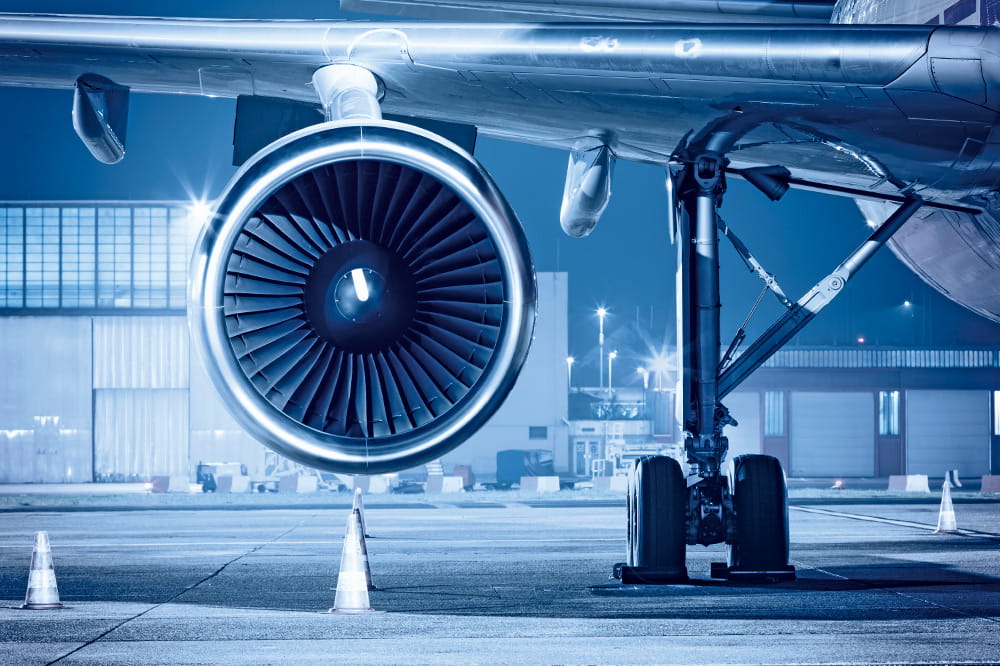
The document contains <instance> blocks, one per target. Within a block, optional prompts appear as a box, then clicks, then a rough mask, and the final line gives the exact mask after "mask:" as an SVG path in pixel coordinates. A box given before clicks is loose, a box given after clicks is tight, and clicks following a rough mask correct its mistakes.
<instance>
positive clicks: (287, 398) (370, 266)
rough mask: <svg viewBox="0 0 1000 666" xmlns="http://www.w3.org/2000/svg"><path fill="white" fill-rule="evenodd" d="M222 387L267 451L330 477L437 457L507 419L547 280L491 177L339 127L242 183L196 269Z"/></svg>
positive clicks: (291, 145)
mask: <svg viewBox="0 0 1000 666" xmlns="http://www.w3.org/2000/svg"><path fill="white" fill-rule="evenodd" d="M191 290H192V299H191V302H192V306H191V307H192V317H191V321H192V325H193V327H194V339H195V340H196V345H197V346H198V347H199V348H200V351H201V355H202V359H203V361H204V363H205V365H206V367H207V369H208V372H209V375H210V376H211V378H212V381H213V383H214V384H215V387H216V389H218V391H219V393H220V395H221V396H222V398H223V402H224V403H225V404H226V406H227V408H228V409H229V411H230V412H231V413H232V415H233V416H234V418H235V419H236V420H237V421H238V422H239V423H240V424H241V425H242V426H243V427H244V428H245V429H246V430H247V431H248V432H249V433H250V434H251V435H253V436H254V437H255V438H257V439H258V440H260V441H261V442H262V443H264V444H265V445H267V446H268V447H270V448H271V449H273V450H275V451H277V452H279V453H281V454H282V455H285V456H287V457H289V458H291V459H293V460H296V461H298V462H301V463H303V464H306V465H310V466H312V467H317V468H320V469H325V470H330V471H336V472H343V473H349V474H373V473H384V472H390V471H395V470H399V469H405V468H407V467H411V466H414V465H418V464H421V463H425V462H427V461H429V460H433V459H435V458H438V457H440V456H441V455H443V454H444V453H446V452H447V451H449V450H451V449H453V448H454V447H455V446H457V445H458V444H460V443H461V442H463V441H464V440H465V439H466V438H468V436H469V435H471V434H472V433H473V432H475V431H476V430H477V429H478V428H479V427H481V426H482V425H483V424H484V423H485V422H486V420H487V419H489V418H490V416H491V415H492V414H493V413H494V412H495V411H496V410H497V408H498V407H499V406H500V404H501V403H502V401H503V400H504V398H505V397H506V395H507V393H508V392H509V391H510V389H511V387H512V386H513V384H514V381H515V379H516V377H517V374H518V372H519V371H520V368H521V366H522V364H523V362H524V359H525V357H526V355H527V352H528V346H529V343H530V340H531V333H532V328H533V326H534V313H535V282H534V273H533V270H532V266H531V262H530V259H529V256H528V250H527V245H526V242H525V238H524V233H523V231H522V229H521V226H520V223H519V222H518V221H517V218H516V217H515V215H514V213H513V212H512V211H511V209H510V207H509V206H508V204H507V203H506V201H505V200H504V199H503V197H502V196H501V194H500V193H499V191H498V190H497V188H496V186H495V184H494V183H493V181H492V180H491V179H490V177H489V176H488V175H487V173H486V172H485V171H484V170H483V168H482V167H481V166H480V165H479V164H478V163H477V162H476V161H475V160H474V159H473V158H472V157H471V156H470V155H468V154H467V153H466V152H464V151H463V150H462V149H460V148H458V147H457V146H455V145H453V144H451V143H449V142H447V141H445V140H444V139H442V138H440V137H438V136H436V135H434V134H431V133H429V132H426V131H424V130H421V129H418V128H416V127H412V126H409V125H404V124H401V123H395V122H389V121H382V120H378V121H369V122H363V123H360V124H359V123H358V122H357V121H338V122H328V123H324V124H320V125H315V126H313V127H309V128H307V129H304V130H301V131H299V132H296V133H294V134H291V135H289V136H287V137H285V138H283V139H281V140H279V141H277V142H275V143H273V144H271V145H270V146H268V147H267V148H265V149H263V150H261V151H260V152H259V153H257V154H256V155H255V156H254V157H252V158H251V159H250V160H249V161H248V162H247V163H246V164H245V165H244V166H243V167H242V168H241V169H240V170H239V172H238V173H237V174H236V175H235V176H234V178H233V180H232V181H231V182H230V184H229V185H228V187H227V188H226V190H225V192H224V193H223V194H222V196H221V197H220V199H219V200H218V202H217V204H216V205H215V207H214V211H213V214H212V217H211V219H210V220H209V221H208V223H207V225H206V227H205V228H204V229H203V231H202V235H201V238H200V239H199V241H198V245H197V247H196V251H195V255H194V260H193V265H192V280H191Z"/></svg>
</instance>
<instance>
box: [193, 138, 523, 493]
mask: <svg viewBox="0 0 1000 666" xmlns="http://www.w3.org/2000/svg"><path fill="white" fill-rule="evenodd" d="M361 159H367V160H381V161H386V162H393V163H396V164H401V165H404V166H408V167H410V168H413V169H416V170H419V171H422V172H424V173H427V174H429V175H431V176H433V177H435V178H437V179H438V180H439V181H440V182H442V183H443V184H444V185H446V186H448V187H450V188H452V189H453V190H454V192H455V194H456V195H458V196H459V197H460V198H461V199H462V200H463V201H464V202H465V203H466V204H467V205H468V206H469V207H470V208H471V210H472V211H473V212H474V213H475V214H476V215H477V217H478V218H479V219H480V220H481V221H482V222H483V224H484V226H485V228H486V229H487V231H488V233H489V234H490V238H491V240H492V242H493V244H494V246H495V249H496V252H497V256H498V258H499V259H500V265H501V266H502V267H504V271H503V285H504V293H505V300H504V303H503V317H502V324H501V329H500V337H499V338H498V340H497V344H496V347H495V349H494V351H493V354H492V356H491V358H490V359H489V361H488V363H487V365H486V368H485V369H484V371H483V374H482V375H481V377H480V378H479V380H478V381H477V382H476V383H475V384H474V385H473V386H472V387H471V389H470V390H469V392H468V393H467V394H466V395H465V396H463V397H462V398H461V399H460V400H459V401H458V402H456V403H455V405H453V406H452V408H451V409H450V410H449V411H448V412H447V413H446V414H444V415H443V416H442V417H441V418H439V419H436V420H435V421H433V422H432V423H429V424H426V425H424V426H422V427H419V428H416V429H415V430H412V431H409V432H406V433H400V434H396V435H391V436H388V437H381V438H356V437H355V438H342V437H338V436H336V435H331V434H329V433H324V432H320V431H318V430H315V429H314V428H311V427H309V426H306V425H304V424H302V423H300V422H298V421H296V420H295V419H292V418H291V417H289V416H287V415H286V414H284V413H283V412H282V411H281V410H279V409H277V408H276V407H275V406H273V405H272V404H271V403H270V402H268V400H267V399H266V398H265V397H264V396H263V395H262V394H261V393H260V392H259V391H257V389H256V388H255V387H254V386H253V385H252V383H251V382H250V380H249V378H248V377H247V376H246V375H245V374H244V373H243V371H242V369H241V368H240V366H239V363H238V362H237V360H236V357H235V355H234V354H233V351H232V348H231V345H230V342H229V336H228V333H227V331H226V326H225V313H224V309H223V294H224V285H225V275H226V264H227V261H228V257H229V255H230V253H231V252H232V250H233V247H234V246H235V243H236V240H237V238H238V236H239V234H240V232H241V231H242V229H243V226H244V224H245V222H246V221H247V219H249V217H250V216H251V215H253V214H254V212H255V211H256V210H257V209H258V208H259V207H260V206H261V205H262V204H263V202H264V201H265V200H266V199H267V197H269V196H270V195H271V194H273V193H274V192H275V191H277V189H278V188H280V187H281V186H283V185H284V184H286V183H288V182H290V181H291V180H293V179H295V178H297V177H298V176H300V175H302V174H304V173H306V172H308V171H309V170H311V169H314V168H318V167H320V166H324V165H328V164H333V163H336V162H340V161H347V160H361ZM190 289H191V291H190V295H191V302H190V314H191V318H190V321H191V325H192V328H193V337H194V340H195V344H196V347H198V349H199V352H200V353H201V355H202V358H203V361H204V362H205V363H204V364H205V366H206V368H207V369H208V372H209V375H210V377H211V379H212V381H213V384H214V385H215V386H216V388H217V389H218V391H219V393H220V395H221V397H222V399H223V402H224V403H225V404H226V406H227V408H228V409H229V411H230V412H231V413H232V415H233V417H234V418H235V419H236V420H237V422H239V423H240V425H241V426H243V428H244V429H246V430H247V431H248V432H249V433H250V434H251V435H252V436H254V437H255V438H256V439H258V440H259V441H261V442H262V443H264V444H265V445H267V446H268V447H270V448H272V449H273V450H275V451H277V452H279V453H281V454H282V455H285V456H287V457H289V458H292V459H293V460H296V461H298V462H301V463H303V464H306V465H310V466H313V467H317V468H321V469H328V470H334V471H339V472H344V473H353V474H371V473H380V472H387V471H396V470H399V469H404V468H407V467H411V466H414V465H418V464H421V463H424V462H427V461H429V460H432V459H434V458H437V457H440V456H441V455H443V454H444V453H445V452H447V451H448V450H450V449H452V448H454V447H455V446H457V445H458V444H460V443H461V442H462V441H464V440H465V439H466V438H467V437H468V436H469V435H470V434H471V433H472V432H475V431H476V430H477V429H478V428H479V427H481V426H482V425H483V424H484V423H485V422H486V420H487V419H489V417H490V416H492V414H493V413H494V412H495V411H496V409H497V408H498V407H499V406H500V404H501V403H502V402H503V400H504V398H506V396H507V394H508V393H509V391H510V389H511V388H512V387H513V385H514V381H515V380H516V377H517V373H518V371H519V370H520V367H521V365H522V364H523V362H524V359H525V357H526V356H527V351H528V347H529V344H530V340H531V331H532V328H533V325H534V314H535V299H536V295H535V283H534V273H533V269H532V266H531V261H530V258H529V254H528V250H527V242H526V240H525V237H524V232H523V230H522V229H521V226H520V224H519V222H518V221H517V218H516V216H515V215H514V213H513V211H512V210H511V209H510V207H509V205H508V204H507V203H506V201H505V199H504V198H503V196H502V195H501V194H500V192H499V190H498V189H497V188H496V185H495V184H494V183H493V181H492V179H491V178H490V177H489V175H488V174H487V173H486V172H485V170H484V169H483V168H482V167H481V166H479V164H478V163H477V162H476V161H475V160H474V159H473V158H472V157H471V156H470V155H468V154H467V153H466V152H465V151H463V150H462V149H461V148H459V147H457V146H455V145H454V144H452V143H450V142H448V141H446V140H444V139H442V138H440V137H438V136H436V135H434V134H432V133H430V132H427V131H425V130H421V129H418V128H416V127H412V126H410V125H405V124H403V123H396V122H392V121H384V120H383V121H370V122H366V123H362V124H359V123H357V122H356V121H339V122H332V123H323V124H320V125H315V126H313V127H309V128H306V129H304V130H301V131H299V132H295V133H293V134H291V135H289V136H287V137H285V138H283V139H280V140H279V141H277V142H275V143H274V144H271V146H268V147H267V148H265V149H263V150H262V151H260V152H258V153H257V154H256V155H255V156H254V157H252V158H251V159H250V160H249V161H248V162H247V163H246V164H245V165H244V166H243V167H242V168H241V169H240V170H239V171H238V172H237V174H236V175H235V176H234V177H233V180H232V181H230V184H229V185H228V186H227V188H226V190H225V192H224V193H223V195H222V196H221V197H220V198H219V200H218V202H217V205H216V208H215V210H214V212H213V214H212V216H211V218H210V220H209V222H208V224H207V225H206V227H205V228H204V229H203V230H202V234H201V237H200V238H199V240H198V243H197V244H196V250H195V253H194V257H193V259H192V270H191V284H190ZM376 440H377V441H376Z"/></svg>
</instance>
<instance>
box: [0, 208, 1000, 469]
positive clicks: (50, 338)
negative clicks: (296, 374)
mask: <svg viewBox="0 0 1000 666" xmlns="http://www.w3.org/2000/svg"><path fill="white" fill-rule="evenodd" d="M199 215H203V213H201V212H200V211H198V210H196V209H193V208H191V207H189V206H187V205H185V204H183V203H179V202H125V201H117V202H112V201H101V202H96V201H91V202H12V203H0V368H3V373H2V375H3V381H2V383H0V483H67V482H90V481H126V480H129V481H131V480H142V479H147V478H150V477H152V476H161V475H163V476H166V475H174V476H176V475H188V476H189V477H190V478H191V479H192V480H193V479H194V473H195V466H196V465H197V463H198V462H199V461H226V462H241V463H244V464H246V466H247V468H248V470H249V472H250V474H251V475H259V474H262V473H263V471H264V467H265V466H266V465H267V456H268V455H272V456H273V455H274V454H268V453H267V450H266V449H265V448H264V447H263V446H261V445H260V444H258V443H257V442H255V441H254V440H252V439H251V438H250V437H249V436H248V435H246V434H245V433H243V432H242V430H240V428H239V426H237V425H236V424H235V422H234V421H233V420H232V419H231V418H230V417H229V416H228V414H227V413H226V411H225V409H224V407H223V406H222V403H221V402H220V400H219V399H218V398H217V397H216V394H215V391H214V389H213V388H212V387H211V385H210V382H209V380H208V377H207V375H206V374H205V373H204V370H203V369H202V368H201V364H200V361H199V360H198V359H197V358H196V356H195V354H194V353H193V351H192V347H191V344H190V342H189V333H188V328H187V323H186V314H185V312H186V303H187V292H186V280H187V269H188V261H189V257H190V253H191V248H192V246H193V243H194V239H195V235H196V234H197V229H198V227H199V225H200V223H201V221H202V220H201V219H199ZM538 292H539V294H538V295H539V308H538V312H539V314H538V320H537V323H536V326H535V333H534V341H533V345H532V349H531V353H530V355H529V357H528V361H527V363H526V365H525V368H524V370H523V371H522V373H521V376H520V378H519V381H518V384H517V386H516V387H515V388H514V390H513V392H512V393H511V395H510V397H509V399H508V400H507V402H506V403H505V404H504V406H503V407H502V409H501V410H500V411H499V412H498V413H497V414H496V415H495V416H494V417H493V418H492V419H491V421H490V422H489V423H488V424H487V425H486V426H485V427H484V428H483V429H482V430H481V431H480V432H479V433H477V434H476V435H475V436H474V437H472V438H471V439H470V441H469V442H467V443H466V444H464V445H463V446H460V447H459V448H458V449H456V450H454V451H452V452H451V453H449V454H448V456H447V457H446V458H445V459H444V461H443V462H444V464H445V468H446V470H450V468H451V466H452V465H471V467H472V469H473V471H474V473H475V474H476V475H477V477H478V478H479V479H481V480H491V479H492V478H493V476H494V475H495V472H496V452H497V451H500V450H504V449H547V450H551V451H552V453H553V458H554V463H555V469H556V472H557V473H559V474H560V475H562V476H589V475H590V473H591V471H592V470H593V469H594V466H593V461H594V460H595V459H604V458H606V457H608V456H609V452H610V450H611V448H613V446H614V445H617V446H618V447H619V450H620V449H621V447H622V446H624V447H625V448H626V449H627V448H629V447H632V448H634V449H637V450H641V449H643V447H648V446H649V445H650V444H651V443H655V444H657V445H660V446H663V447H669V446H670V445H671V444H676V443H679V439H678V433H676V432H674V431H673V429H674V420H673V417H672V413H673V412H672V403H673V392H672V390H670V389H669V388H667V387H670V386H672V382H671V381H660V382H658V383H654V384H653V386H652V387H651V388H649V389H648V390H644V389H643V388H642V387H641V379H640V378H638V377H636V376H635V375H632V376H630V378H629V382H628V383H629V384H631V386H624V387H619V388H616V389H615V391H614V392H613V393H612V394H611V398H610V399H609V396H608V393H607V392H606V391H602V390H601V389H599V388H597V389H591V390H589V391H587V390H586V389H574V391H576V392H578V393H581V392H582V393H590V394H591V395H592V396H593V397H594V398H595V400H593V401H591V403H590V405H591V407H590V408H589V409H587V410H583V411H581V410H579V409H573V410H571V409H570V407H569V399H568V397H569V387H568V384H567V380H568V377H567V372H566V365H565V359H566V357H567V339H568V323H567V300H568V299H567V295H568V277H567V274H565V273H544V272H543V273H539V274H538ZM623 360H624V359H623ZM629 374H630V373H626V376H628V375H629ZM657 384H658V385H657ZM602 402H603V403H605V405H604V408H602V407H601V403H602ZM608 403H610V405H609V404H608ZM616 403H617V404H618V405H619V406H621V405H628V404H632V405H634V406H635V407H636V408H635V409H631V410H629V409H625V410H622V409H610V410H609V409H606V407H608V406H611V407H614V406H615V404H616ZM726 404H727V405H728V406H729V408H730V409H731V411H732V413H733V416H735V417H736V418H737V420H738V421H739V422H740V424H741V425H740V427H739V428H736V429H733V428H730V429H728V433H727V434H728V435H729V438H730V452H731V453H730V455H731V456H733V455H738V454H741V453H758V452H760V453H767V454H771V455H775V456H777V457H778V458H779V459H781V461H782V464H783V465H784V467H785V469H786V470H788V474H789V475H790V476H793V477H799V476H801V477H884V476H888V475H890V474H903V473H910V474H928V475H930V476H941V475H943V473H944V470H946V469H953V468H957V469H958V470H959V472H960V473H961V474H962V475H968V476H977V475H980V474H988V473H993V474H997V473H1000V347H998V348H989V349H885V348H865V347H858V348H826V349H815V348H810V349H806V348H794V347H793V348H789V349H785V350H783V351H781V352H779V353H778V354H777V355H776V356H775V357H774V358H772V359H771V360H770V361H769V362H768V363H767V364H766V365H765V366H764V367H763V368H761V369H760V370H759V371H758V372H757V373H756V374H755V375H754V376H752V377H751V378H750V379H749V380H748V381H747V382H746V383H744V384H743V385H742V386H741V387H740V390H739V391H737V392H734V393H733V394H732V395H730V396H729V397H728V398H727V400H726Z"/></svg>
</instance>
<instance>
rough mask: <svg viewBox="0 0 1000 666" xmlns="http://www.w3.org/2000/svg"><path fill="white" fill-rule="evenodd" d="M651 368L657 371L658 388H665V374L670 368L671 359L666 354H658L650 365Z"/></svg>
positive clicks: (659, 389) (660, 389) (658, 389)
mask: <svg viewBox="0 0 1000 666" xmlns="http://www.w3.org/2000/svg"><path fill="white" fill-rule="evenodd" d="M649 367H650V370H652V371H653V372H654V373H656V390H657V391H662V390H663V375H665V374H667V370H669V369H670V361H668V360H667V357H666V356H665V355H663V354H662V353H661V354H657V355H656V356H654V357H653V360H652V362H651V363H650V365H649Z"/></svg>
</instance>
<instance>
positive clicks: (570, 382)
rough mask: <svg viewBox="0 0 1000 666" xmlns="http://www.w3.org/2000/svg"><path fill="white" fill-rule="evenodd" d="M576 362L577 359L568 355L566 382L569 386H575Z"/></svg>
mask: <svg viewBox="0 0 1000 666" xmlns="http://www.w3.org/2000/svg"><path fill="white" fill-rule="evenodd" d="M574 363H576V359H575V358H573V357H572V356H567V357H566V384H567V386H568V387H569V388H573V364H574Z"/></svg>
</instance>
